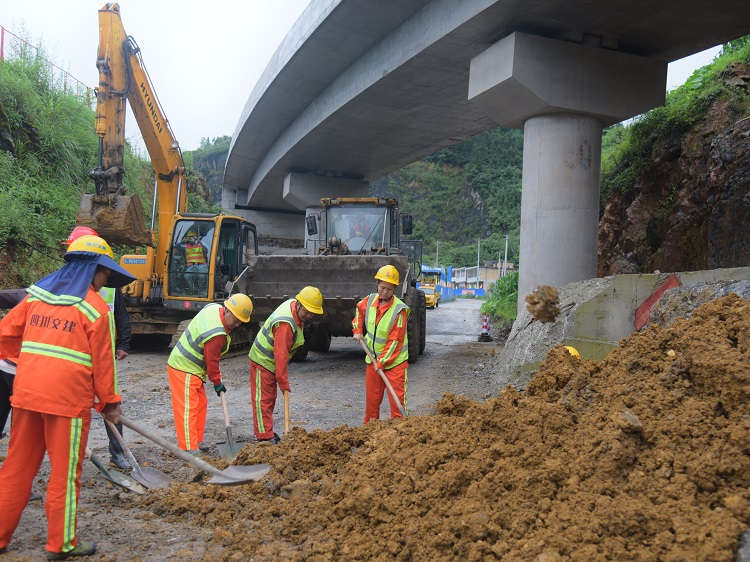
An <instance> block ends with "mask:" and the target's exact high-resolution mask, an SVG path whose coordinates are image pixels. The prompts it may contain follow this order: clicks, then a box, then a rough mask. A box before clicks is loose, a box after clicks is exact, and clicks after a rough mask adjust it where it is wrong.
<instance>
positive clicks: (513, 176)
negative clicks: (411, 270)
mask: <svg viewBox="0 0 750 562" xmlns="http://www.w3.org/2000/svg"><path fill="white" fill-rule="evenodd" d="M522 158H523V133H522V132H521V131H518V130H514V129H501V128H498V129H493V130H491V131H487V132H486V133H483V134H481V135H477V136H476V137H474V138H471V139H469V140H467V141H464V142H462V143H459V144H457V145H455V146H452V147H449V148H446V149H444V150H441V151H440V152H438V153H436V154H433V155H432V156H430V157H428V158H426V159H425V160H422V161H419V162H415V163H414V164H411V165H409V166H406V167H405V168H403V169H401V170H399V171H398V172H394V173H392V174H389V175H388V176H386V177H385V178H383V179H381V180H379V181H378V182H376V183H375V184H373V187H372V191H373V194H374V195H377V196H380V197H384V196H389V197H395V198H396V199H398V200H399V202H400V207H401V209H402V211H404V212H408V213H410V214H412V215H413V217H414V235H413V237H414V238H417V239H421V240H422V243H423V248H424V262H425V263H427V264H430V265H435V258H436V254H438V255H437V258H438V259H439V261H440V264H443V265H445V264H450V265H453V266H454V267H470V266H472V265H476V264H477V250H479V260H480V261H481V262H484V261H497V260H498V258H500V259H502V258H503V257H504V253H505V234H506V233H507V234H509V245H508V260H509V261H515V262H518V248H519V245H520V238H519V233H520V223H521V170H522ZM438 242H440V247H439V250H438V246H437V243H438Z"/></svg>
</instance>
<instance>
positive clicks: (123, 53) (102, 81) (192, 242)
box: [76, 3, 258, 339]
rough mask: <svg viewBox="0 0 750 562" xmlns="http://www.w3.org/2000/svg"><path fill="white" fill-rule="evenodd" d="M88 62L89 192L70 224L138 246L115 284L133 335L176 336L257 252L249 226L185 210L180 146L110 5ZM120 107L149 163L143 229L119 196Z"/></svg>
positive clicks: (138, 211) (122, 192) (136, 211)
mask: <svg viewBox="0 0 750 562" xmlns="http://www.w3.org/2000/svg"><path fill="white" fill-rule="evenodd" d="M96 66H97V68H98V70H99V87H98V90H97V97H96V133H97V135H98V136H99V162H98V166H97V167H96V168H95V169H94V170H92V171H91V172H90V173H89V175H90V176H91V177H92V178H93V180H94V184H95V187H96V193H95V194H93V195H84V196H83V198H82V202H81V207H80V209H79V211H78V214H77V215H76V223H77V224H78V225H80V226H88V227H90V228H93V229H95V230H96V231H97V232H98V233H99V235H100V236H102V237H103V238H104V239H105V240H107V241H108V242H109V243H110V244H117V245H133V246H147V250H146V253H145V255H144V254H137V253H136V254H132V255H125V256H123V257H122V258H121V259H120V264H121V265H122V266H123V267H124V268H125V269H127V270H128V271H130V272H131V273H133V274H134V275H135V276H136V279H137V280H136V281H135V282H133V283H132V284H131V285H129V286H128V287H125V288H124V289H123V295H124V296H125V302H126V305H127V306H128V311H129V312H130V315H131V322H132V325H133V333H134V334H152V335H155V334H161V335H164V336H170V337H171V336H174V335H176V334H177V335H179V325H180V323H181V322H185V321H187V320H189V319H190V318H192V317H193V316H194V315H195V314H196V313H197V312H198V311H199V310H200V309H201V308H203V307H204V306H205V305H207V304H209V303H212V302H222V301H223V300H224V299H225V298H226V297H227V296H228V290H227V289H228V287H229V286H231V285H229V283H230V282H232V281H234V280H235V279H236V278H237V276H238V275H239V274H240V273H241V272H242V270H243V268H244V264H245V262H246V261H247V256H253V255H257V253H258V246H257V233H256V229H255V226H254V225H253V224H252V223H250V222H248V221H246V220H244V219H243V218H241V217H236V216H229V215H224V214H205V213H189V212H187V208H188V195H187V191H188V189H187V188H188V185H187V173H186V170H185V165H184V163H183V159H182V152H181V150H180V145H179V143H178V142H177V140H176V139H175V136H174V134H173V132H172V130H171V128H170V125H169V122H168V121H167V119H166V118H165V116H164V111H163V110H162V108H161V107H160V105H159V102H158V99H157V97H156V94H155V92H154V88H153V86H152V84H151V80H150V78H149V76H148V73H147V72H146V69H145V66H144V64H143V60H142V57H141V53H140V48H139V47H138V45H137V44H136V42H135V40H134V39H133V38H132V37H130V36H128V35H127V34H126V33H125V31H124V28H123V25H122V20H121V18H120V8H119V5H118V4H117V3H108V4H105V5H104V7H103V8H102V9H101V10H99V49H98V53H97V61H96ZM128 103H129V104H130V107H131V109H132V111H133V115H134V116H135V120H136V122H137V123H138V127H139V129H140V131H141V134H142V136H143V141H144V143H145V145H146V149H147V150H148V154H149V156H150V158H151V162H152V164H153V166H154V175H155V180H154V200H153V212H152V215H151V227H150V228H146V225H145V219H144V216H143V209H142V206H141V201H140V199H139V198H138V195H137V194H132V195H128V194H126V189H125V187H124V185H123V183H122V180H123V176H124V174H125V169H124V166H123V156H124V152H125V150H124V149H125V114H126V111H125V109H126V106H127V104H128ZM157 208H158V215H157ZM157 219H158V227H157V224H156V223H157ZM165 339H166V338H165Z"/></svg>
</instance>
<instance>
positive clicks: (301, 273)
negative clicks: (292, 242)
mask: <svg viewBox="0 0 750 562" xmlns="http://www.w3.org/2000/svg"><path fill="white" fill-rule="evenodd" d="M387 264H390V265H393V266H395V267H396V269H397V270H398V271H399V275H400V276H401V279H402V280H403V279H404V278H405V276H406V275H407V273H408V270H409V261H408V259H407V258H406V256H399V255H392V256H304V255H293V256H291V255H272V256H252V257H250V258H249V259H248V261H247V266H248V270H247V273H245V274H244V275H243V276H242V277H241V278H240V279H239V280H238V282H237V284H236V285H235V287H234V291H235V292H240V293H245V294H246V295H248V296H250V298H251V299H252V300H253V319H255V318H258V319H261V318H263V319H265V318H267V317H268V316H270V315H271V314H272V313H273V311H274V310H276V307H278V306H279V305H280V304H281V303H282V302H284V301H285V300H287V299H290V298H294V297H295V295H296V294H297V293H299V291H300V289H302V287H304V286H305V285H312V286H313V287H317V288H318V289H320V292H321V293H323V314H322V315H320V316H317V317H316V319H315V321H316V322H325V323H326V324H327V325H328V328H329V330H330V332H331V334H332V335H334V336H339V335H351V332H352V318H354V312H355V308H356V305H357V302H358V301H359V300H360V299H361V298H363V297H365V296H367V295H369V294H370V293H372V292H373V291H374V290H375V287H376V285H377V281H376V280H375V273H376V272H377V271H378V269H380V268H381V267H382V266H384V265H387ZM402 288H403V283H401V284H400V285H399V287H398V288H397V290H396V293H395V294H396V296H398V297H401V296H402Z"/></svg>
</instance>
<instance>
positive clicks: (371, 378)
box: [365, 361, 409, 423]
mask: <svg viewBox="0 0 750 562" xmlns="http://www.w3.org/2000/svg"><path fill="white" fill-rule="evenodd" d="M408 370H409V362H408V361H404V362H403V363H401V364H400V365H396V366H395V367H393V368H392V369H388V370H387V371H385V370H384V371H383V372H384V373H385V377H386V378H387V379H388V382H389V383H391V386H392V387H393V390H394V392H395V393H396V396H398V399H399V400H400V401H401V405H402V406H403V407H404V411H406V412H408V411H409V409H408V408H407V407H406V386H407V382H408V380H409V376H408V373H407V371H408ZM383 393H385V394H387V395H388V401H389V402H390V403H391V417H392V418H400V417H403V416H402V415H401V411H400V410H399V409H398V404H396V403H395V402H394V401H393V398H392V397H391V393H390V392H388V391H387V389H386V388H385V383H384V382H383V379H382V378H381V377H380V375H379V374H378V372H377V371H376V370H375V366H374V365H373V364H372V363H368V364H367V370H366V371H365V423H367V422H368V421H370V420H378V419H380V403H381V402H382V401H383Z"/></svg>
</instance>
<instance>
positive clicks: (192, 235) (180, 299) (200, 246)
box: [164, 213, 258, 308]
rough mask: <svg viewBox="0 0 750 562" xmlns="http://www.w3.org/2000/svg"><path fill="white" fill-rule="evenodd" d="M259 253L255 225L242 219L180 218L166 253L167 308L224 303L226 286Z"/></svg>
mask: <svg viewBox="0 0 750 562" xmlns="http://www.w3.org/2000/svg"><path fill="white" fill-rule="evenodd" d="M257 254H258V242H257V234H256V230H255V226H254V225H253V224H251V223H249V222H247V221H245V220H243V219H241V218H239V217H228V216H225V215H213V214H204V213H183V214H181V215H178V216H177V217H176V220H175V223H174V226H173V228H172V235H171V244H170V249H169V252H168V254H167V273H166V282H165V297H164V298H165V302H166V303H167V306H169V307H172V308H191V307H192V306H193V304H191V303H192V301H206V302H214V301H223V300H224V299H225V298H226V297H227V296H228V293H227V284H228V283H230V282H231V281H233V280H234V279H235V278H236V277H237V276H238V275H239V274H240V272H241V271H242V268H243V267H244V264H245V262H246V261H247V257H249V256H253V255H257ZM200 306H201V305H198V306H197V308H200Z"/></svg>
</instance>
